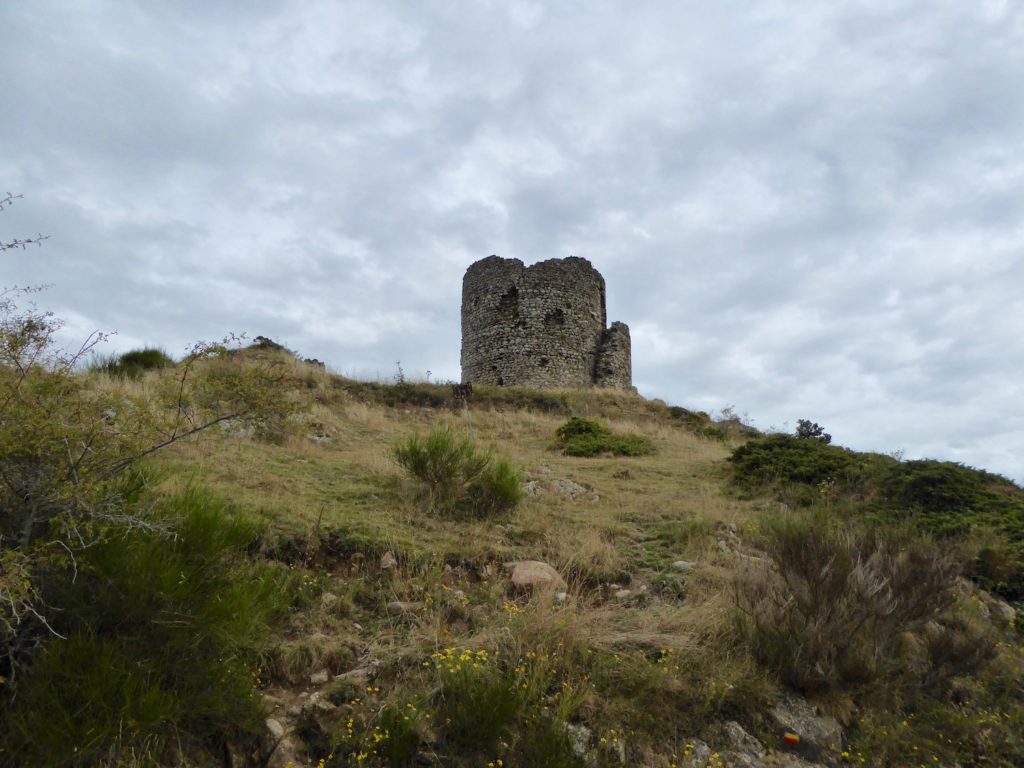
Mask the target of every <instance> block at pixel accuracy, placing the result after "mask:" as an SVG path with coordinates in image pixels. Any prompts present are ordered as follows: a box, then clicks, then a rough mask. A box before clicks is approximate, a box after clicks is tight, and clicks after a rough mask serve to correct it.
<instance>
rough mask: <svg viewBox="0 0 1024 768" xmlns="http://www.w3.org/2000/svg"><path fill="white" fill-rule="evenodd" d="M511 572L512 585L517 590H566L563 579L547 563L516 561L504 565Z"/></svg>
mask: <svg viewBox="0 0 1024 768" xmlns="http://www.w3.org/2000/svg"><path fill="white" fill-rule="evenodd" d="M505 567H506V568H508V569H510V570H511V571H512V584H513V585H514V586H516V587H518V588H519V589H534V588H540V589H553V590H556V591H559V592H561V591H564V590H566V589H567V588H568V586H567V585H566V583H565V579H563V578H562V577H561V575H560V574H559V573H558V571H556V570H555V569H554V568H552V567H551V566H550V565H548V564H547V563H542V562H540V561H539V560H518V561H515V562H511V563H506V564H505Z"/></svg>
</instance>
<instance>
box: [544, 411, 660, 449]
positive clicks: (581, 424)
mask: <svg viewBox="0 0 1024 768" xmlns="http://www.w3.org/2000/svg"><path fill="white" fill-rule="evenodd" d="M555 435H556V437H557V438H558V445H559V447H560V448H561V449H562V453H564V454H565V455H566V456H599V455H601V454H613V455H615V456H645V455H647V454H649V453H651V452H653V450H654V446H653V445H652V444H651V441H650V440H648V439H647V438H645V437H641V436H639V435H617V434H615V433H614V432H612V431H611V430H610V429H609V428H608V427H606V426H605V425H603V424H601V423H600V422H598V421H594V420H592V419H581V418H580V417H578V416H573V417H572V418H571V419H569V420H568V421H567V422H565V424H563V425H562V426H560V427H559V428H558V429H557V430H556V432H555Z"/></svg>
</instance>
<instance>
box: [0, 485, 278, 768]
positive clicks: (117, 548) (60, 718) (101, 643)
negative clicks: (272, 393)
mask: <svg viewBox="0 0 1024 768" xmlns="http://www.w3.org/2000/svg"><path fill="white" fill-rule="evenodd" d="M140 525H141V523H140ZM258 534H259V529H258V528H257V527H255V526H254V525H253V524H251V523H249V522H246V521H245V520H243V519H241V518H240V517H239V516H238V515H237V514H235V513H234V512H233V511H232V510H231V509H230V508H229V507H228V506H227V505H226V504H224V503H223V502H220V501H218V500H216V499H214V498H212V497H210V496H209V495H207V494H205V493H202V492H200V491H197V490H190V491H186V492H185V493H183V494H181V495H179V496H177V497H176V498H174V499H173V500H171V501H170V502H168V503H167V504H166V505H165V506H164V507H163V509H162V510H161V513H160V516H159V518H158V519H156V520H151V521H150V523H149V525H145V526H143V527H141V528H139V529H137V530H135V531H131V532H128V533H125V532H124V531H109V532H108V535H106V536H103V537H102V538H100V539H99V540H98V541H97V543H96V544H94V545H93V546H92V547H90V548H88V549H85V550H83V551H82V552H81V553H80V554H78V556H77V557H76V559H75V561H74V562H68V563H67V564H66V567H67V568H69V569H74V570H75V578H74V579H73V580H72V579H63V578H54V579H47V580H46V581H45V585H44V586H45V598H46V599H47V600H48V601H52V602H54V603H55V604H59V605H61V606H62V607H63V610H62V611H61V612H60V613H58V614H54V618H53V620H52V621H53V628H54V631H56V632H59V633H60V634H61V635H63V636H64V637H65V638H66V639H59V638H55V639H54V640H52V641H51V642H49V643H47V644H45V645H44V646H43V648H42V650H41V652H40V653H39V655H38V657H37V658H36V660H35V661H34V663H33V664H31V665H30V666H28V667H27V669H26V671H25V674H24V675H23V676H22V677H21V678H20V679H19V680H18V696H17V698H16V700H15V701H13V702H5V707H4V709H3V710H2V711H0V722H2V723H3V726H0V748H2V751H0V764H9V763H7V762H6V760H7V759H9V758H10V757H11V756H15V755H16V756H17V760H18V763H17V764H19V765H48V766H76V765H93V764H96V763H99V762H102V761H108V762H109V763H110V764H112V765H113V764H117V765H120V764H121V759H122V758H125V757H126V756H128V755H131V754H135V755H139V754H148V755H151V756H153V761H154V762H157V760H156V757H157V756H159V757H160V758H161V759H162V760H168V759H172V758H169V757H168V755H167V752H168V751H170V752H171V753H173V754H177V755H178V757H177V758H173V759H179V760H185V761H188V758H186V757H185V755H195V754H199V753H202V752H204V751H208V750H217V749H219V748H221V747H223V744H224V742H225V741H226V740H233V741H239V742H243V741H245V740H246V739H255V738H257V737H258V736H259V734H260V733H261V729H262V719H263V714H262V711H261V707H260V701H259V697H258V695H257V693H256V690H255V688H254V678H255V670H256V668H257V665H258V659H259V653H260V652H261V650H262V645H263V642H264V640H265V637H266V635H267V633H268V632H269V626H270V623H271V621H272V620H273V619H274V618H275V617H276V616H278V615H280V614H281V613H283V611H284V610H285V609H286V608H287V606H288V605H289V604H290V602H291V599H292V588H291V586H290V581H289V580H288V579H286V578H285V577H283V576H282V575H281V572H280V571H277V570H269V569H268V568H266V567H262V566H260V565H257V564H255V563H253V562H252V561H251V560H249V558H248V556H247V555H246V550H247V549H248V548H249V547H251V546H252V545H253V543H254V541H255V539H256V537H257V536H258ZM40 734H45V738H40ZM179 764H180V763H179Z"/></svg>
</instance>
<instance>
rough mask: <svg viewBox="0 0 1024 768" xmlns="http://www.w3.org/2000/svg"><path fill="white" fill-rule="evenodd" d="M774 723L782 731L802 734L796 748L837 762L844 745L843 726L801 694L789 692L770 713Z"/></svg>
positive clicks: (803, 754) (805, 754)
mask: <svg viewBox="0 0 1024 768" xmlns="http://www.w3.org/2000/svg"><path fill="white" fill-rule="evenodd" d="M768 717H769V720H770V721H771V723H772V724H773V725H774V726H775V727H776V728H777V729H778V730H779V735H780V736H781V735H782V733H783V732H785V731H789V732H792V733H795V734H796V735H797V736H799V737H800V743H799V744H798V745H797V746H796V748H795V749H794V751H795V752H796V753H797V754H800V755H802V756H804V757H807V758H809V759H811V760H817V761H819V762H835V761H836V760H838V756H839V753H840V752H841V751H842V748H843V727H842V726H841V725H840V724H839V721H837V720H836V719H835V718H832V717H827V716H824V715H821V714H820V713H819V712H818V710H817V708H816V707H815V706H814V705H813V704H811V703H810V702H809V701H807V699H805V698H803V697H802V696H797V695H795V694H792V693H786V694H784V695H783V696H782V698H781V699H780V700H779V701H778V702H776V704H775V706H773V707H772V708H771V709H770V710H769V712H768Z"/></svg>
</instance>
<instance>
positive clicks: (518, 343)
mask: <svg viewBox="0 0 1024 768" xmlns="http://www.w3.org/2000/svg"><path fill="white" fill-rule="evenodd" d="M605 325H606V313H605V283H604V278H603V277H601V274H600V273H599V272H598V271H597V270H596V269H594V268H593V266H591V264H590V262H589V261H587V260H586V259H581V258H577V257H569V258H567V259H550V260H548V261H542V262H539V263H537V264H534V265H532V266H530V267H526V266H524V264H523V262H521V261H519V260H518V259H503V258H500V257H498V256H490V257H488V258H486V259H482V260H480V261H478V262H476V263H475V264H473V265H471V266H470V267H469V269H467V270H466V275H465V277H464V278H463V282H462V380H463V381H464V382H466V383H474V384H497V385H499V386H501V385H505V386H511V385H517V386H532V387H548V388H550V387H586V386H594V385H595V384H600V385H601V386H613V387H623V388H627V389H628V388H630V386H631V383H632V382H631V368H630V362H629V329H628V328H626V327H625V326H624V325H623V324H622V323H615V324H613V327H612V328H611V329H606V327H605ZM623 338H624V339H625V342H624V343H623V341H622V339H623ZM609 340H610V341H611V345H610V346H608V347H607V349H603V348H602V342H605V344H606V345H607V344H608V343H609ZM599 370H601V371H606V373H604V374H602V379H601V380H600V381H599V380H598V379H599V377H598V371H599Z"/></svg>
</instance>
